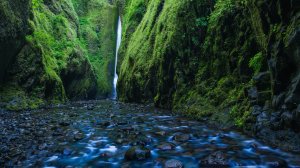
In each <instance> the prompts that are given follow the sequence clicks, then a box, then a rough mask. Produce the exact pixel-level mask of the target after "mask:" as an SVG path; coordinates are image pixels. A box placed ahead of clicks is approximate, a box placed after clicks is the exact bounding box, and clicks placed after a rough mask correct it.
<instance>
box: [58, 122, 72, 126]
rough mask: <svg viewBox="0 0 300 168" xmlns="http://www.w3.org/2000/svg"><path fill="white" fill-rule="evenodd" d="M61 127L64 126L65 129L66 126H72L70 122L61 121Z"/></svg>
mask: <svg viewBox="0 0 300 168" xmlns="http://www.w3.org/2000/svg"><path fill="white" fill-rule="evenodd" d="M59 125H61V126H63V127H66V126H69V125H70V122H69V121H61V122H60V123H59Z"/></svg>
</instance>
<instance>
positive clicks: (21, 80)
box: [0, 0, 117, 109]
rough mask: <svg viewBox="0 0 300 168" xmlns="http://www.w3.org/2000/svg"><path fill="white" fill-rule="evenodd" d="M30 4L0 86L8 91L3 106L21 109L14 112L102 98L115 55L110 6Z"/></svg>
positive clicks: (95, 2)
mask: <svg viewBox="0 0 300 168" xmlns="http://www.w3.org/2000/svg"><path fill="white" fill-rule="evenodd" d="M30 2H31V3H30V6H31V8H30V10H31V11H32V17H31V18H30V20H29V21H28V24H29V28H30V30H31V31H30V33H27V35H26V37H24V39H26V45H25V47H23V49H22V50H21V51H19V53H17V56H15V57H16V60H15V62H14V63H13V64H12V65H11V67H12V68H10V69H9V70H8V73H9V74H10V76H9V77H7V79H6V81H5V83H1V87H2V88H9V89H3V90H1V91H0V93H1V102H4V107H6V108H8V109H16V108H14V105H11V104H12V103H11V102H15V101H17V100H18V101H19V100H20V101H19V102H21V104H22V105H20V106H19V109H24V108H36V107H38V106H39V104H43V103H50V104H51V103H54V104H56V103H62V102H65V101H66V100H67V99H75V100H76V99H92V98H96V97H102V96H103V97H106V96H108V95H109V94H110V93H111V83H112V77H113V65H114V56H115V55H114V51H115V49H114V48H115V29H116V19H117V11H116V7H115V5H113V4H109V3H108V1H106V0H90V1H84V0H73V1H72V0H60V1H51V2H48V1H47V2H46V1H43V0H31V1H30ZM28 10H29V9H28ZM11 21H12V22H16V21H17V20H11ZM1 78H2V76H1ZM10 85H12V87H9V86H10ZM31 100H34V102H35V103H32V101H31ZM43 101H45V102H43ZM13 104H18V103H13ZM16 106H17V105H16Z"/></svg>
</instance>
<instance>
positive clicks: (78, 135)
mask: <svg viewBox="0 0 300 168" xmlns="http://www.w3.org/2000/svg"><path fill="white" fill-rule="evenodd" d="M84 137H85V135H84V134H83V133H81V132H79V133H76V134H75V135H74V140H75V141H79V140H82V139H83V138H84Z"/></svg>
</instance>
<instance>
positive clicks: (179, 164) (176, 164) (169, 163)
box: [164, 159, 183, 168]
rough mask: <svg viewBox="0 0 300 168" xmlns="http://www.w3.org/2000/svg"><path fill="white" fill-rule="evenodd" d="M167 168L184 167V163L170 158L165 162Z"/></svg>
mask: <svg viewBox="0 0 300 168" xmlns="http://www.w3.org/2000/svg"><path fill="white" fill-rule="evenodd" d="M164 167H165V168H183V163H182V162H181V161H179V160H175V159H170V160H167V161H166V162H165V165H164Z"/></svg>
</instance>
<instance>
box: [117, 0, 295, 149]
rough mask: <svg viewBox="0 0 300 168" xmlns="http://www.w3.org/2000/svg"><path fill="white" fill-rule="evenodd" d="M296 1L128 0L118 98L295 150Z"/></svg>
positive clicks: (125, 9) (124, 17)
mask: <svg viewBox="0 0 300 168" xmlns="http://www.w3.org/2000/svg"><path fill="white" fill-rule="evenodd" d="M299 7H300V4H299V3H298V2H297V1H292V0H291V1H283V0H275V1H271V0H238V1H237V0H222V1H221V0H219V1H213V0H212V1H207V0H193V1H188V0H183V1H175V0H165V1H158V0H149V1H138V0H136V1H135V0H131V1H127V2H126V3H125V7H124V14H123V20H124V22H125V23H124V27H125V30H124V32H123V39H125V40H126V41H127V42H123V44H122V45H123V46H122V47H121V51H120V54H121V57H122V62H121V63H120V65H121V68H120V69H119V71H120V77H119V84H118V90H119V95H120V100H123V101H134V102H146V101H150V102H154V103H155V104H156V105H157V106H158V107H162V108H168V109H172V110H173V111H178V112H181V113H183V114H185V115H189V116H192V117H196V118H198V119H205V118H206V119H207V118H208V119H209V120H215V121H218V122H219V123H227V124H228V125H231V124H233V125H235V126H236V127H238V128H242V129H243V130H244V131H246V132H248V133H249V134H253V135H258V136H260V137H261V138H262V139H265V140H267V141H269V142H271V143H273V144H276V145H279V144H281V143H280V141H282V140H284V141H285V142H289V145H287V146H288V147H285V148H289V149H291V150H299V149H300V146H299V145H298V144H300V143H299V128H300V127H299V123H300V120H299V108H300V107H299V104H300V100H299V95H300V91H299V86H300V85H299V75H300V73H299V67H300V66H299V46H300V45H299V40H300V38H299V30H300V27H299V16H300V13H299ZM287 130H290V131H287Z"/></svg>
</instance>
